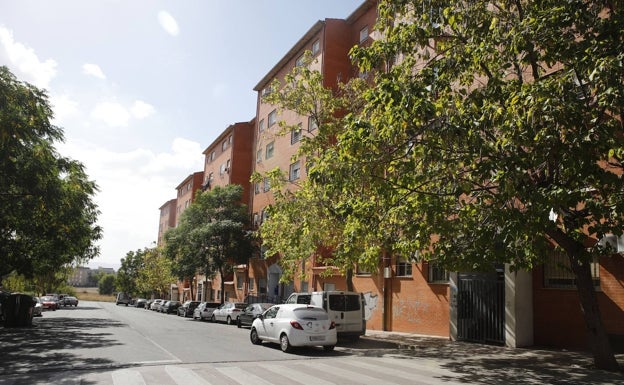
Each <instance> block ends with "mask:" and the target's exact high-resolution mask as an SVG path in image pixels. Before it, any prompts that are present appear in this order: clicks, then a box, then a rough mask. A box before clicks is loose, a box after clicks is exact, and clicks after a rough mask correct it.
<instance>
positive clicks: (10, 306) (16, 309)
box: [2, 294, 35, 328]
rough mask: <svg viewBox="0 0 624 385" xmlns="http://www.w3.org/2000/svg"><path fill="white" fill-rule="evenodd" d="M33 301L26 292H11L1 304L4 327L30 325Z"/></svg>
mask: <svg viewBox="0 0 624 385" xmlns="http://www.w3.org/2000/svg"><path fill="white" fill-rule="evenodd" d="M34 307H35V301H34V300H33V298H32V296H30V295H27V294H11V295H9V296H8V298H6V299H5V300H4V303H3V304H2V313H3V314H4V327H6V328H10V327H25V326H31V325H32V319H33V308H34Z"/></svg>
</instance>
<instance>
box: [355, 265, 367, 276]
mask: <svg viewBox="0 0 624 385" xmlns="http://www.w3.org/2000/svg"><path fill="white" fill-rule="evenodd" d="M356 274H357V275H370V274H371V272H370V271H369V270H368V269H364V268H362V266H361V265H360V264H359V263H358V264H357V265H356Z"/></svg>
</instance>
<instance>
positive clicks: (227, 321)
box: [225, 316, 232, 325]
mask: <svg viewBox="0 0 624 385" xmlns="http://www.w3.org/2000/svg"><path fill="white" fill-rule="evenodd" d="M225 322H226V323H227V324H228V325H231V324H232V317H230V316H228V317H227V319H226V320H225Z"/></svg>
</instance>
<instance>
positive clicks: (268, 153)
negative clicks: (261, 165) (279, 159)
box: [264, 142, 275, 159]
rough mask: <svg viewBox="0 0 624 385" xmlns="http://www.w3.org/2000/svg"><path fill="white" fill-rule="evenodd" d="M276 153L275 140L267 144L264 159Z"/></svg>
mask: <svg viewBox="0 0 624 385" xmlns="http://www.w3.org/2000/svg"><path fill="white" fill-rule="evenodd" d="M274 154H275V142H271V143H269V144H267V145H266V150H265V153H264V159H271V158H272V157H273V155H274Z"/></svg>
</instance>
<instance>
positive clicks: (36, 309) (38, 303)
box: [32, 297, 43, 317]
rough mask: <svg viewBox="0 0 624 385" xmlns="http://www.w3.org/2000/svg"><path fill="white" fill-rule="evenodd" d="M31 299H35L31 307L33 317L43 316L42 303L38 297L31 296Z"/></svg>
mask: <svg viewBox="0 0 624 385" xmlns="http://www.w3.org/2000/svg"><path fill="white" fill-rule="evenodd" d="M33 301H35V307H33V313H32V315H33V317H42V316H43V304H42V303H41V300H40V299H39V298H38V297H33Z"/></svg>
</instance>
